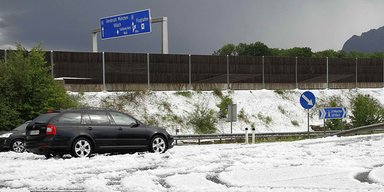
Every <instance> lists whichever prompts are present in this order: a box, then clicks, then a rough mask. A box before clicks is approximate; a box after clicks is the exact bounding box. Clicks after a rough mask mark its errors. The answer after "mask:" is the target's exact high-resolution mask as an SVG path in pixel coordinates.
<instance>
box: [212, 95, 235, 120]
mask: <svg viewBox="0 0 384 192" xmlns="http://www.w3.org/2000/svg"><path fill="white" fill-rule="evenodd" d="M230 104H233V100H232V98H231V97H230V96H229V95H227V96H222V97H221V102H220V104H218V105H216V106H217V107H218V108H219V109H220V111H219V117H220V118H226V117H227V115H228V105H230Z"/></svg>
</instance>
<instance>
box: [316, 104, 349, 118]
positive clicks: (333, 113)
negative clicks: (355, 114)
mask: <svg viewBox="0 0 384 192" xmlns="http://www.w3.org/2000/svg"><path fill="white" fill-rule="evenodd" d="M345 117H347V108H345V107H329V108H321V109H319V118H320V119H341V118H345Z"/></svg>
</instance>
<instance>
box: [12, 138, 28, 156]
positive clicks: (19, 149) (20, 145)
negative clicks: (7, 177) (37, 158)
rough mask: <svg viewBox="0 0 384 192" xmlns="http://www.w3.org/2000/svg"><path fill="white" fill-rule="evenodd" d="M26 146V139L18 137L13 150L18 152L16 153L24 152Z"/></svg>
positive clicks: (13, 144) (13, 143)
mask: <svg viewBox="0 0 384 192" xmlns="http://www.w3.org/2000/svg"><path fill="white" fill-rule="evenodd" d="M24 150H25V148H24V141H23V140H21V139H17V140H15V141H13V142H12V151H14V152H16V153H22V152H24Z"/></svg>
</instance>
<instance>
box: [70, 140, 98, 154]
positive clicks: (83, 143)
mask: <svg viewBox="0 0 384 192" xmlns="http://www.w3.org/2000/svg"><path fill="white" fill-rule="evenodd" d="M92 151H93V149H92V143H91V142H90V141H89V140H88V139H86V138H79V139H76V140H75V142H73V144H72V149H71V155H72V157H76V158H77V157H80V158H84V157H90V155H91V154H92Z"/></svg>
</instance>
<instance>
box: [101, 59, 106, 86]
mask: <svg viewBox="0 0 384 192" xmlns="http://www.w3.org/2000/svg"><path fill="white" fill-rule="evenodd" d="M102 56H103V92H105V91H106V90H105V56H104V52H103V53H102Z"/></svg>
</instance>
